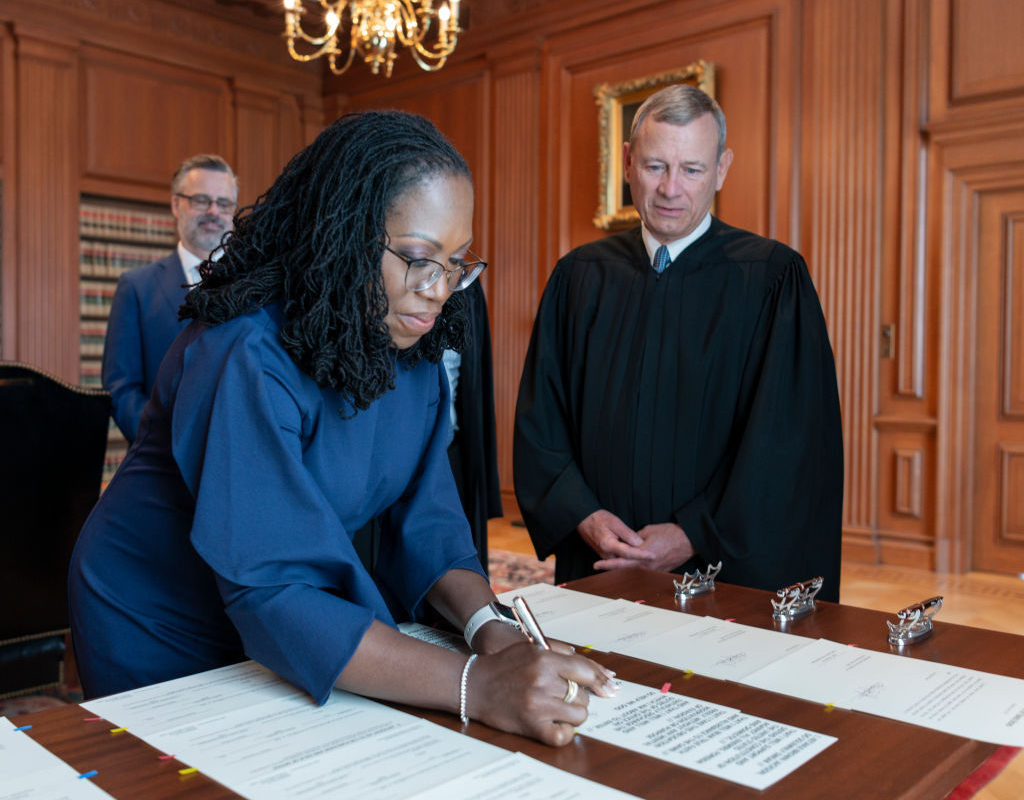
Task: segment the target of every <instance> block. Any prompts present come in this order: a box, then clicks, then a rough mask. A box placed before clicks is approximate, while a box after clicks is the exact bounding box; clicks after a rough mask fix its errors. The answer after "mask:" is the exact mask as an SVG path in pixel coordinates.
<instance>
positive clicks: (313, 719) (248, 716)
mask: <svg viewBox="0 0 1024 800" xmlns="http://www.w3.org/2000/svg"><path fill="white" fill-rule="evenodd" d="M83 707H85V708H87V709H88V710H89V711H91V712H92V713H94V714H98V715H100V716H103V717H105V718H106V719H108V720H110V721H111V722H113V723H114V724H116V725H117V726H119V727H127V728H128V730H129V731H130V732H131V733H133V734H134V735H136V736H138V737H139V738H141V739H143V740H145V741H146V742H147V743H149V744H150V745H152V746H153V747H155V748H157V749H158V750H160V751H162V752H164V753H168V754H170V755H173V756H175V757H176V758H177V759H178V760H179V761H182V762H184V763H186V764H188V765H189V766H192V767H196V768H197V769H198V770H199V771H200V772H202V773H204V774H206V775H208V776H209V777H211V778H213V779H214V780H216V781H219V782H220V783H222V784H224V785H225V786H227V787H228V788H229V789H231V790H232V791H234V792H237V793H239V794H242V795H245V796H246V797H249V798H252V799H253V800H262V798H316V797H332V798H333V797H341V796H344V797H359V798H381V799H382V800H385V799H386V800H391V798H403V797H408V796H410V795H412V794H414V793H415V792H417V791H420V790H422V788H423V786H424V785H431V786H432V785H436V784H439V783H443V782H445V781H448V780H450V779H452V778H454V777H456V776H458V775H461V774H462V773H465V772H470V771H472V770H474V769H476V768H477V767H480V766H483V765H485V764H488V763H491V762H493V761H494V760H496V759H497V758H499V757H501V756H502V755H504V754H505V752H506V751H505V750H502V749H501V748H498V747H495V746H493V745H489V744H486V743H484V742H481V741H478V740H476V739H473V738H471V737H468V736H462V735H461V734H458V733H454V732H452V731H449V730H448V729H447V728H443V727H441V726H440V725H433V724H432V723H429V722H427V721H425V720H422V719H420V718H419V717H415V716H413V715H411V714H406V713H404V712H402V711H398V710H397V709H393V708H391V707H389V706H385V705H382V704H380V703H376V702H374V701H372V700H368V699H366V698H364V697H359V696H356V695H352V694H348V693H347V692H341V691H338V690H335V691H334V692H332V694H331V697H330V699H329V700H328V701H327V703H326V704H325V705H324V706H322V707H317V706H315V705H314V704H313V703H312V702H311V701H310V699H309V697H308V696H307V695H306V694H305V693H303V692H300V691H299V690H297V689H295V688H294V687H292V686H290V685H289V684H287V683H285V682H284V681H282V680H281V679H280V678H278V677H277V676H275V675H274V674H273V673H272V672H270V671H269V670H267V669H265V668H264V667H261V666H260V665H258V664H256V663H255V662H251V661H249V662H244V663H241V664H234V665H232V666H229V667H222V668H221V669H216V670H210V671H209V672H203V673H199V674H198V675H190V676H188V677H185V678H178V679H177V680H173V681H167V682H165V683H160V684H156V685H153V686H147V687H143V688H141V689H136V690H133V691H130V692H123V693H122V694H118V695H113V696H111V697H108V698H105V699H101V700H93V701H90V702H89V703H84V704H83Z"/></svg>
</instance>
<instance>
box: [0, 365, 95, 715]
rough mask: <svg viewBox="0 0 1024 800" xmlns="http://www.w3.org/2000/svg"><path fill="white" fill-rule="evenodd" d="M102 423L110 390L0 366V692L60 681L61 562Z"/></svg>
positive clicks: (85, 492) (79, 518)
mask: <svg viewBox="0 0 1024 800" xmlns="http://www.w3.org/2000/svg"><path fill="white" fill-rule="evenodd" d="M109 419H110V395H109V394H108V393H107V392H105V391H103V390H101V389H89V388H85V387H80V386H73V385H71V384H68V383H65V382H64V381H62V380H60V379H58V378H55V377H53V376H51V375H48V374H46V373H44V372H42V371H41V370H38V369H36V368H34V367H31V366H28V365H26V364H20V363H17V362H9V361H0V609H2V612H0V696H4V695H9V694H14V693H19V692H21V691H25V690H28V689H32V688H37V687H38V686H41V685H47V684H53V683H56V682H57V681H59V679H60V675H59V670H60V661H61V659H62V657H63V649H64V634H65V632H66V631H67V628H68V599H67V573H68V564H69V562H70V560H71V552H72V550H73V549H74V546H75V541H76V539H77V537H78V532H79V531H80V530H81V528H82V525H83V524H84V522H85V519H86V517H87V516H88V515H89V512H90V511H91V510H92V507H93V506H94V505H95V503H96V500H97V498H98V497H99V492H100V481H101V477H102V473H103V458H104V453H105V451H106V446H107V432H108V429H109ZM55 665H56V668H57V669H56V671H55V670H54V666H55Z"/></svg>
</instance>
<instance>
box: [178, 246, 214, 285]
mask: <svg viewBox="0 0 1024 800" xmlns="http://www.w3.org/2000/svg"><path fill="white" fill-rule="evenodd" d="M223 253H224V250H223V249H221V248H218V249H217V252H216V253H215V254H214V257H213V260H214V261H216V260H217V259H218V258H220V257H221V255H222V254H223ZM178 258H180V259H181V270H182V272H184V273H185V283H187V284H188V285H189V286H194V285H195V284H197V283H199V281H200V280H202V276H201V275H200V274H199V265H200V264H202V263H203V259H201V258H200V257H199V256H197V255H196V254H195V253H193V252H192V251H191V250H189V249H188V248H187V247H185V245H183V244H182V243H181V242H178Z"/></svg>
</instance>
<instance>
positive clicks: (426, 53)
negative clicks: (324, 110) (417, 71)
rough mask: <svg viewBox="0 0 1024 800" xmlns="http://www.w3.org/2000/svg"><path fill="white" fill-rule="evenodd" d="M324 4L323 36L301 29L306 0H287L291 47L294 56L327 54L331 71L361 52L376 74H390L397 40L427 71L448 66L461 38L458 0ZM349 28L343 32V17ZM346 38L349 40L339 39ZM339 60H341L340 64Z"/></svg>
mask: <svg viewBox="0 0 1024 800" xmlns="http://www.w3.org/2000/svg"><path fill="white" fill-rule="evenodd" d="M317 1H318V2H319V4H320V6H321V8H322V10H323V23H322V24H323V27H324V34H323V35H322V36H310V35H309V34H307V33H306V32H305V31H304V30H303V29H302V15H303V14H305V13H306V9H305V0H284V24H285V36H286V37H287V38H288V52H289V53H290V54H291V57H292V58H294V59H295V60H296V61H312V60H313V59H315V58H320V57H321V56H327V63H328V64H329V65H330V67H331V72H333V73H334V74H335V75H341V73H343V72H344V71H345V70H347V69H348V68H349V67H350V66H351V65H352V61H353V59H354V58H355V56H356V54H357V53H358V54H359V55H360V56H362V59H363V61H364V62H365V63H367V64H369V65H370V69H371V70H372V71H373V74H374V75H377V74H379V73H380V67H381V64H383V65H384V74H385V75H386V76H387V77H389V78H390V77H391V69H392V66H393V65H394V61H395V58H396V55H397V54H396V53H395V44H396V43H398V44H401V45H404V46H405V47H408V48H409V52H410V53H412V57H413V59H414V60H415V61H416V63H417V64H419V65H420V67H422V68H423V69H425V70H427V72H434V71H435V70H439V69H441V67H443V66H444V63H445V61H446V60H447V59H448V56H450V55H451V54H452V51H453V50H454V49H455V45H456V44H457V43H458V39H459V33H460V32H461V31H460V30H459V2H460V0H439V2H438V3H437V4H436V5H435V2H434V0H334V2H331V0H317ZM346 22H347V23H348V27H349V32H348V34H346V33H345V30H344V27H345V23H346ZM339 34H340V38H341V39H342V40H344V39H345V38H346V37H347V38H348V46H347V47H344V46H342V45H339V41H338V40H339ZM339 64H340V66H339Z"/></svg>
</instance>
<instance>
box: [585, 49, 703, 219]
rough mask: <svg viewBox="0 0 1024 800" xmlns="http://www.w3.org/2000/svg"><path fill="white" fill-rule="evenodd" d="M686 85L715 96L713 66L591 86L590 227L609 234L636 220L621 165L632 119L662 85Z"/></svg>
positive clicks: (693, 66) (699, 63)
mask: <svg viewBox="0 0 1024 800" xmlns="http://www.w3.org/2000/svg"><path fill="white" fill-rule="evenodd" d="M675 83H689V84H693V85H694V86H697V87H698V88H700V89H703V90H704V91H705V92H707V93H708V94H709V95H711V96H712V97H714V96H715V66H714V64H712V63H711V62H709V61H704V60H700V61H695V62H693V63H692V64H689V65H687V66H685V67H683V68H682V69H675V70H671V71H670V72H662V73H660V74H658V75H648V76H647V77H646V78H636V79H635V80H631V81H624V82H623V83H601V84H598V85H597V86H595V87H594V98H595V99H596V101H597V105H598V110H599V112H598V113H599V122H598V132H599V136H600V154H601V161H600V165H599V169H598V174H599V178H600V187H599V192H600V195H599V196H600V203H599V205H598V208H597V213H596V214H595V215H594V225H596V226H597V227H598V228H601V229H602V230H606V231H612V230H619V229H621V228H628V227H630V226H632V225H636V224H637V223H638V222H639V221H640V217H639V215H638V214H637V213H636V208H634V207H633V198H632V197H631V196H630V193H629V184H628V183H626V175H625V172H624V169H623V163H622V145H623V143H624V142H625V141H626V140H627V139H628V138H629V131H630V128H631V126H632V124H633V117H634V116H635V115H636V112H637V109H638V108H640V104H641V103H643V101H644V100H646V99H647V98H648V97H650V96H651V95H652V94H654V93H655V92H656V91H658V90H659V89H662V88H664V87H665V86H670V85H672V84H675Z"/></svg>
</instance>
